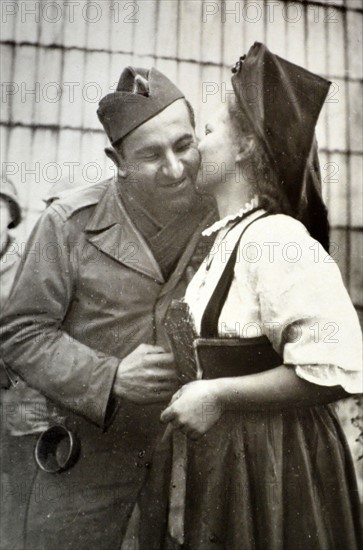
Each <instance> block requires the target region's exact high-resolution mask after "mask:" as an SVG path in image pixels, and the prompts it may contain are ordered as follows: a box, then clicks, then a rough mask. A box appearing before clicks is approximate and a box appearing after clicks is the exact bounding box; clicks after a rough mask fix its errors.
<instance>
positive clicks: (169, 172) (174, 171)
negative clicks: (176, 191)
mask: <svg viewBox="0 0 363 550" xmlns="http://www.w3.org/2000/svg"><path fill="white" fill-rule="evenodd" d="M162 171H163V174H164V176H167V177H168V178H170V179H174V180H178V179H180V178H181V177H182V175H183V171H184V166H183V163H182V161H181V159H180V158H179V157H178V156H177V155H176V154H175V153H173V152H169V153H167V154H166V156H165V161H164V165H163V167H162Z"/></svg>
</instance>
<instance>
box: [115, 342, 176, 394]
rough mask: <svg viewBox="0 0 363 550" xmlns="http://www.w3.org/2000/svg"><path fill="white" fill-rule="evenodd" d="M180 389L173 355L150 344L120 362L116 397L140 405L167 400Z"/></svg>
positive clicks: (142, 345) (116, 382)
mask: <svg viewBox="0 0 363 550" xmlns="http://www.w3.org/2000/svg"><path fill="white" fill-rule="evenodd" d="M177 389H178V380H177V375H176V371H175V368H174V357H173V354H172V353H167V352H166V351H165V350H164V349H163V348H162V347H160V346H151V345H149V344H141V345H140V346H138V347H137V348H136V349H135V350H134V351H133V352H132V353H130V355H127V357H125V358H124V359H123V360H122V361H121V363H120V365H119V367H118V369H117V374H116V378H115V382H114V386H113V391H114V394H115V395H116V396H117V397H121V398H122V399H127V400H128V401H132V402H133V403H139V404H142V403H144V404H150V403H160V402H165V401H168V400H169V399H170V398H171V396H172V395H173V394H174V393H175V391H176V390H177Z"/></svg>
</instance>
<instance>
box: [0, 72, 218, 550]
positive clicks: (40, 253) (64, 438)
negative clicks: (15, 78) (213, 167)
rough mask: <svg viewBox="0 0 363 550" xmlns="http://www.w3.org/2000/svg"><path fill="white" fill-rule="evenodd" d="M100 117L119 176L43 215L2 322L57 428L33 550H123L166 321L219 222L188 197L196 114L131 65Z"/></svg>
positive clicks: (157, 393)
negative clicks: (205, 238)
mask: <svg viewBox="0 0 363 550" xmlns="http://www.w3.org/2000/svg"><path fill="white" fill-rule="evenodd" d="M98 116H99V118H100V120H101V122H102V124H103V126H104V128H105V130H106V132H107V135H108V137H109V139H110V141H111V144H112V148H109V149H107V154H108V155H109V156H110V158H112V159H113V161H114V162H115V164H116V166H117V177H116V178H115V180H107V181H103V182H101V183H99V184H97V185H93V186H91V187H87V188H85V189H81V190H79V191H77V192H75V193H72V194H70V195H68V194H67V196H64V197H63V198H61V199H60V200H57V201H55V202H54V203H53V204H51V205H50V206H49V207H48V208H47V210H46V211H45V212H44V214H43V216H42V217H41V219H40V221H39V222H38V224H37V225H36V227H35V229H34V230H33V233H32V235H31V237H30V240H29V242H28V244H27V247H26V251H25V254H24V259H23V264H22V268H21V271H20V273H19V277H18V280H17V282H16V285H15V288H14V292H13V294H12V299H11V302H10V303H9V304H8V307H7V309H6V311H5V312H4V326H3V331H2V332H3V334H2V336H3V338H2V340H3V346H2V353H3V357H4V360H5V361H6V364H7V366H8V367H9V368H11V369H12V370H14V371H15V372H16V373H18V374H20V375H21V376H22V377H24V379H25V380H26V381H27V382H28V383H29V384H30V385H31V386H33V387H35V388H37V389H39V390H40V391H41V392H43V393H44V394H45V395H46V396H47V397H48V398H49V401H50V403H51V406H52V407H53V409H54V408H55V409H56V414H57V415H58V417H59V418H60V419H61V421H62V426H61V427H59V426H58V427H57V426H56V427H53V428H51V432H50V434H49V433H48V436H47V434H45V437H44V438H43V439H42V440H41V441H40V442H39V444H38V449H37V450H38V455H37V456H38V461H39V464H40V466H41V468H43V469H39V471H38V473H37V476H36V478H35V479H34V482H33V486H32V490H31V491H30V494H29V502H28V506H29V514H28V521H27V527H26V544H25V547H26V548H32V549H34V548H36V549H37V550H41V549H47V550H48V549H53V548H57V547H59V545H61V546H62V548H67V549H72V548H77V549H82V548H84V549H86V548H87V549H88V548H100V549H101V548H118V547H119V546H120V543H121V541H122V539H123V537H124V534H125V531H126V528H127V522H128V518H129V517H130V515H131V512H132V510H133V508H134V505H135V502H136V501H137V499H138V495H139V494H140V492H141V491H142V489H143V488H145V484H146V482H147V478H148V472H149V471H150V469H151V467H152V465H153V461H154V462H155V460H156V459H155V454H154V453H155V448H156V446H157V444H158V442H159V440H160V439H161V436H162V430H161V424H160V421H159V417H160V413H161V411H162V409H163V408H165V405H166V403H167V402H168V400H169V399H170V397H171V395H172V394H173V393H174V392H175V389H176V386H177V379H176V373H175V369H174V364H173V359H172V354H171V353H169V345H168V340H167V336H166V334H165V330H164V327H163V319H164V316H165V313H166V310H167V308H168V306H169V304H170V302H171V300H172V299H173V298H175V297H181V296H182V295H183V294H184V291H185V287H186V273H187V270H188V268H189V269H190V268H195V267H197V266H198V265H199V264H200V262H201V260H202V259H203V257H204V256H205V253H206V245H205V243H204V242H202V241H201V238H200V233H201V230H202V229H203V228H204V227H205V226H206V225H208V224H210V223H211V220H213V219H214V218H215V207H214V203H213V202H210V199H208V200H207V199H206V198H202V197H201V196H199V195H198V194H197V193H196V191H195V187H194V181H195V178H196V175H197V171H198V168H199V163H200V158H199V153H198V149H197V144H196V138H195V132H194V117H193V112H192V109H191V107H190V105H189V104H188V103H187V102H186V100H185V98H184V95H183V94H182V92H181V91H180V90H179V89H178V88H177V87H176V86H175V85H174V84H173V83H172V82H170V80H168V79H167V78H166V77H165V76H164V75H163V74H161V73H160V72H159V71H157V70H156V69H154V68H152V69H151V70H150V71H147V70H145V69H135V68H132V67H128V68H127V69H125V70H124V72H123V73H122V75H121V78H120V81H119V84H118V87H117V91H116V92H114V93H112V94H109V95H107V96H106V97H105V98H103V99H102V100H101V103H100V106H99V110H98ZM52 416H53V417H54V414H53V415H52ZM52 430H53V431H52ZM76 441H78V442H79V445H76ZM158 457H160V454H158ZM77 458H78V460H76V459H77ZM157 460H159V458H158V459H157ZM57 466H58V467H57ZM160 467H161V462H160ZM44 470H45V471H44ZM50 472H57V474H56V475H54V474H53V473H50ZM160 497H162V495H160ZM164 506H165V503H164V500H163V499H162V498H160V499H159V501H158V502H155V503H154V507H155V517H157V516H158V514H157V513H156V509H158V508H160V509H161V510H162V509H164ZM160 517H162V515H160ZM164 519H165V517H164ZM158 521H159V520H158ZM164 523H165V522H164V520H163V524H162V525H160V524H158V525H155V532H156V533H160V537H162V536H163V529H164V528H165V525H164ZM157 547H158V542H154V541H151V540H150V542H149V543H148V546H147V548H148V549H151V548H157Z"/></svg>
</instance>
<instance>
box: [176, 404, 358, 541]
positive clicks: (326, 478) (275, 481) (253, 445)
mask: <svg viewBox="0 0 363 550" xmlns="http://www.w3.org/2000/svg"><path fill="white" fill-rule="evenodd" d="M185 506H186V508H185V545H184V546H183V547H184V548H186V549H188V550H209V549H213V550H341V549H342V548H344V549H345V550H358V548H360V547H361V540H362V539H361V528H360V518H359V514H360V503H359V497H358V490H357V484H356V478H355V472H354V467H353V463H352V459H351V455H350V451H349V449H348V445H347V442H346V440H345V436H344V434H343V432H342V429H341V426H340V424H339V421H338V420H337V418H336V416H335V413H334V410H333V408H332V406H330V405H328V406H319V407H311V408H305V409H293V410H289V411H283V412H268V413H267V412H265V413H248V414H243V415H242V414H240V413H235V412H233V413H231V412H228V413H226V414H225V415H223V417H222V418H221V419H220V421H219V422H218V423H217V424H216V425H215V426H214V427H213V428H212V429H211V430H210V431H209V432H208V433H207V434H205V435H204V436H203V437H202V438H201V439H199V440H197V441H194V442H188V461H187V492H186V504H185Z"/></svg>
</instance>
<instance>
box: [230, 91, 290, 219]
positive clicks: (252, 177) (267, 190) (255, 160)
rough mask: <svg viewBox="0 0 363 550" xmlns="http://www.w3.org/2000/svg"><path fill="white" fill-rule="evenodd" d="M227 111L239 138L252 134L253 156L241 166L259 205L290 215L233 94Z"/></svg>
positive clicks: (270, 166)
mask: <svg viewBox="0 0 363 550" xmlns="http://www.w3.org/2000/svg"><path fill="white" fill-rule="evenodd" d="M228 112H229V115H230V119H231V122H232V126H233V129H234V131H235V133H236V135H237V136H240V137H241V140H242V138H243V136H247V135H253V136H254V142H255V147H254V153H253V156H252V158H251V159H250V160H249V161H247V162H246V163H245V165H244V166H243V167H242V169H243V170H245V175H246V179H247V181H248V182H249V185H250V189H251V192H252V193H253V194H255V195H258V197H259V202H260V205H261V206H262V208H264V209H265V210H267V211H268V212H271V213H272V214H288V215H292V213H291V206H290V203H289V201H288V199H287V197H286V196H285V194H284V192H283V191H282V189H281V184H280V179H279V176H278V174H277V172H276V170H275V168H274V166H273V165H272V162H271V161H270V159H269V157H268V155H267V153H266V151H265V149H264V147H263V145H262V144H261V142H260V140H259V139H258V138H257V136H256V133H255V132H254V130H253V127H252V124H251V123H250V121H249V119H248V116H247V115H246V114H245V112H244V110H243V109H242V107H241V106H240V105H239V104H237V99H236V97H235V96H234V97H231V96H229V98H228Z"/></svg>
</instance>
